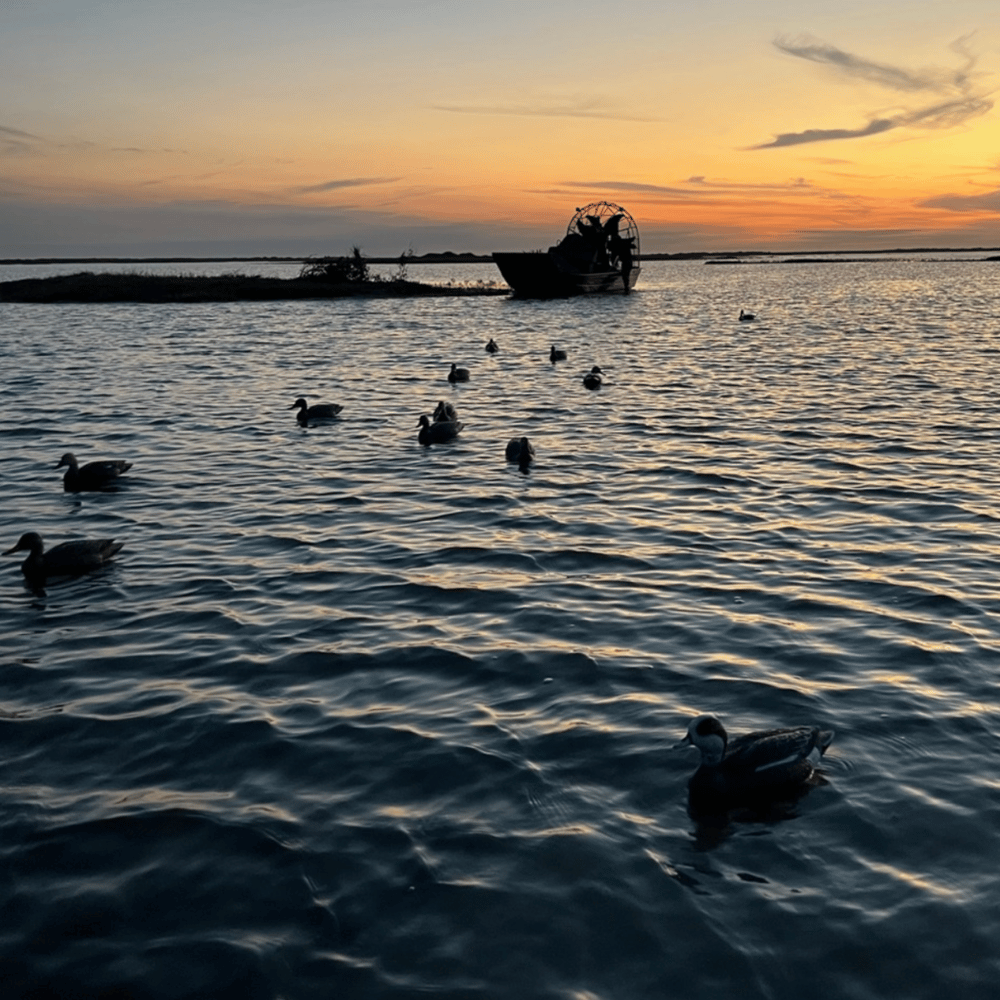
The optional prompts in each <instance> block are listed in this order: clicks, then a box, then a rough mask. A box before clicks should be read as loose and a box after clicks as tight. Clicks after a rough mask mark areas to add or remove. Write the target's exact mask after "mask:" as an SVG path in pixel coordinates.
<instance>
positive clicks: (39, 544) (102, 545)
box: [3, 531, 125, 587]
mask: <svg viewBox="0 0 1000 1000" xmlns="http://www.w3.org/2000/svg"><path fill="white" fill-rule="evenodd" d="M124 545H125V543H124V542H116V541H115V540H114V539H113V538H76V539H73V540H72V541H69V542H61V543H60V544H59V545H55V546H53V547H52V548H51V549H49V550H48V552H46V551H45V543H44V542H43V541H42V536H41V535H40V534H39V533H38V532H37V531H26V532H25V533H24V534H23V535H21V537H20V538H19V539H18V541H17V544H16V545H15V546H14V547H13V548H10V549H7V550H6V551H5V552H4V553H3V555H5V556H9V555H13V554H14V553H15V552H27V553H28V558H27V559H25V560H24V562H22V563H21V572H22V573H23V574H24V576H25V579H26V580H27V581H28V582H29V583H30V584H32V585H33V586H36V587H37V586H39V585H41V584H42V583H44V582H45V580H46V579H47V578H48V577H51V576H78V575H80V574H82V573H89V572H90V571H91V570H95V569H100V568H101V567H102V566H104V565H105V564H107V563H109V562H110V561H111V560H112V559H113V558H114V556H115V554H116V553H117V552H120V551H121V549H122V547H123V546H124Z"/></svg>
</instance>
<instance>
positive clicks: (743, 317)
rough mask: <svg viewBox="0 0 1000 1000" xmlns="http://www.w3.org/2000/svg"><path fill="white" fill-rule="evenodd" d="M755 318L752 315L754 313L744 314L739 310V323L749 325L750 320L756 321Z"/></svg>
mask: <svg viewBox="0 0 1000 1000" xmlns="http://www.w3.org/2000/svg"><path fill="white" fill-rule="evenodd" d="M756 318H757V317H756V316H755V315H754V313H748V312H745V311H744V310H742V309H741V310H740V322H741V323H749V322H750V320H752V319H756Z"/></svg>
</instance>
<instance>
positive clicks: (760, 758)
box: [725, 726, 833, 779]
mask: <svg viewBox="0 0 1000 1000" xmlns="http://www.w3.org/2000/svg"><path fill="white" fill-rule="evenodd" d="M832 740H833V733H832V732H829V731H824V730H821V729H818V728H816V727H815V726H795V727H792V728H789V729H771V730H768V731H767V732H758V733H746V734H745V735H743V736H737V737H736V738H735V739H734V740H732V741H731V742H730V743H729V746H728V748H727V751H726V757H725V764H726V766H727V767H734V766H738V767H740V768H741V769H743V768H745V769H747V770H748V771H752V772H753V773H754V774H757V775H760V776H766V774H767V772H768V771H774V773H775V775H776V776H777V775H780V776H781V777H782V779H786V778H787V777H788V776H789V773H790V771H791V770H794V769H796V768H797V767H798V766H800V765H802V764H807V765H812V764H815V763H818V762H819V758H820V757H821V756H822V755H823V753H825V751H826V748H827V747H828V746H829V745H830V743H831V741H832ZM730 762H731V763H730Z"/></svg>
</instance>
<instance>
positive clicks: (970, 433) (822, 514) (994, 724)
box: [0, 260, 1000, 1000]
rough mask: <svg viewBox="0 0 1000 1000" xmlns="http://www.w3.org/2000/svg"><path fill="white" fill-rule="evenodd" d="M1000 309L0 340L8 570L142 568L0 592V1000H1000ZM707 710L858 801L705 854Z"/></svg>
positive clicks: (809, 297) (975, 291) (790, 279)
mask: <svg viewBox="0 0 1000 1000" xmlns="http://www.w3.org/2000/svg"><path fill="white" fill-rule="evenodd" d="M994 266H995V265H992V264H988V263H983V262H976V261H958V260H952V261H947V262H941V261H919V260H906V261H890V260H885V261H876V262H870V263H864V264H852V263H838V264H836V265H808V264H796V265H771V266H768V265H759V266H737V267H709V266H705V265H703V264H699V263H661V264H655V263H654V264H647V265H646V266H645V268H644V271H643V275H642V278H641V279H640V284H639V289H638V290H637V292H636V294H634V295H632V296H629V297H625V298H605V299H588V300H574V301H568V302H565V301H564V302H551V303H543V302H519V301H512V300H509V299H507V298H471V299H447V298H444V299H434V300H429V301H417V300H413V301H391V300H388V301H364V302H362V301H350V300H348V301H339V302H290V303H281V302H279V303H268V304H263V305H261V304H239V303H237V304H222V305H175V306H148V305H141V306H131V305H115V306H95V305H86V306H75V305H67V306H27V305H25V306H20V305H4V306H2V307H0V309H2V319H3V331H4V340H5V364H4V366H3V372H2V374H0V403H2V406H0V470H2V474H3V484H4V494H5V496H4V503H3V505H2V507H0V543H2V545H3V547H4V548H7V547H9V546H11V545H13V544H14V543H15V541H16V540H17V538H18V536H19V535H20V534H21V532H23V531H27V530H36V531H39V532H41V533H42V534H43V535H44V536H45V538H46V540H47V542H48V543H49V544H55V543H56V542H58V541H62V540H65V539H68V538H75V537H114V538H117V539H119V540H123V541H124V542H125V548H124V550H123V551H122V553H121V554H120V556H119V557H118V559H117V561H116V562H115V563H114V564H113V565H112V566H111V567H108V568H105V569H103V570H101V571H98V572H96V573H93V574H90V575H88V576H85V577H80V578H77V579H73V580H69V581H57V582H56V583H54V584H52V585H50V586H48V587H47V588H46V593H45V594H44V595H40V594H35V593H32V591H30V590H29V589H27V588H26V587H25V586H24V583H23V581H22V577H21V574H20V570H19V568H18V560H17V559H15V558H14V557H8V558H7V559H6V560H5V561H4V562H3V563H2V564H0V569H2V575H0V582H2V587H0V635H3V636H4V638H3V640H2V647H3V652H2V665H3V669H2V672H0V740H2V744H0V745H2V753H3V757H2V761H3V766H2V771H0V858H2V865H0V871H2V873H3V876H2V881H0V982H3V983H4V986H3V988H2V991H0V992H2V995H3V996H4V997H25V998H27V997H39V996H44V997H50V996H58V997H66V996H73V997H76V996H81V997H100V996H106V997H115V998H116V1000H120V998H123V997H136V998H152V1000H161V998H162V1000H168V998H169V1000H174V998H195V997H199V998H200V997H213V998H214V997H225V998H229V997H233V998H237V997H238V998H258V997H259V998H279V997H280V998H285V1000H298V998H327V997H351V998H353V997H363V998H403V997H412V996H417V995H432V996H437V997H442V998H456V1000H457V998H472V997H488V998H507V997H510V998H536V997H537V998H566V1000H596V998H602V1000H603V998H608V1000H610V998H637V1000H645V998H663V997H674V996H676V997H686V998H702V997H704V998H709V997H711V998H716V997H720V996H727V995H729V996H734V997H739V998H741V1000H742V998H786V997H787V998H800V997H802V996H805V995H815V994H816V989H817V985H816V984H817V983H820V982H821V983H822V984H823V986H822V995H823V997H824V998H845V1000H846V998H852V1000H855V998H882V997H887V996H892V997H906V998H911V997H913V998H917V997H921V998H922V997H927V998H940V997H942V996H948V995H961V996H964V997H973V998H980V997H983V998H986V997H993V996H995V995H996V988H997V982H998V981H1000V945H998V941H1000V911H998V909H997V903H996V901H997V897H998V891H1000V886H998V884H997V883H998V875H997V863H996V859H997V857H998V856H1000V777H998V771H1000V767H998V763H1000V740H998V725H1000V718H998V713H1000V697H998V688H997V668H998V662H1000V658H998V651H1000V628H998V622H997V615H998V613H1000V583H998V572H1000V571H998V566H1000V544H998V528H1000V523H998V510H997V503H996V476H997V468H998V457H1000V354H998V351H1000V320H998V318H997V317H998V315H1000V295H998V293H997V281H996V272H995V270H994V269H993V268H994ZM444 273H445V272H444V270H443V269H442V270H441V271H439V272H436V274H442V275H443V274H444ZM477 275H478V272H477ZM3 276H6V277H17V276H21V275H20V274H12V273H11V274H8V273H5V274H4V275H3ZM412 276H414V277H419V278H425V274H424V273H423V272H422V273H420V274H415V275H412ZM483 276H484V277H492V275H486V274H485V273H484V274H483ZM741 307H745V308H748V309H753V310H754V311H756V313H757V315H758V319H757V320H756V321H755V322H753V323H739V322H737V321H736V317H737V315H738V313H739V309H740V308H741ZM490 337H493V338H495V339H496V340H497V341H498V343H499V344H500V347H501V351H500V353H499V354H498V355H496V356H495V357H491V356H489V355H487V354H486V353H485V352H484V350H483V345H484V344H485V343H486V341H487V339H488V338H490ZM551 344H557V345H559V346H562V347H564V348H566V350H567V351H568V353H569V360H568V361H566V362H561V363H558V364H556V365H552V364H550V363H549V361H548V350H549V347H550V345H551ZM452 362H457V363H459V364H460V365H463V366H466V367H468V368H470V369H471V373H472V374H471V380H470V381H469V382H468V383H467V384H465V385H460V386H457V387H452V386H451V385H449V383H448V382H447V380H446V378H445V376H446V373H447V371H448V368H449V367H450V364H451V363H452ZM593 364H598V365H600V366H601V367H602V368H603V369H604V371H605V373H606V374H605V378H606V384H605V386H604V387H603V388H602V389H601V390H599V391H597V392H588V391H587V390H585V389H584V388H583V386H582V384H581V376H582V374H583V373H584V372H585V371H587V370H588V369H589V368H590V366H591V365H593ZM300 395H306V396H308V397H310V400H311V401H312V402H321V401H331V402H339V403H342V404H343V406H344V410H343V413H342V414H341V416H340V417H339V418H338V419H337V420H336V421H334V422H332V423H329V424H327V425H325V426H315V427H309V428H301V427H299V426H298V424H297V423H296V421H295V419H294V416H293V413H292V411H291V410H290V409H289V406H290V405H291V403H292V401H293V400H294V399H295V398H296V397H297V396H300ZM440 399H446V400H450V401H452V402H453V403H454V404H455V405H456V406H457V407H458V409H459V414H460V417H461V418H462V419H463V420H464V421H465V425H466V426H465V429H464V431H463V432H462V434H461V436H460V437H459V438H458V439H457V441H455V442H454V443H452V444H448V445H440V446H433V447H430V448H425V447H422V446H421V445H419V444H418V443H417V438H416V434H417V427H416V425H417V418H418V416H419V415H420V414H421V413H424V412H429V411H430V410H432V409H433V407H434V405H435V404H436V403H437V401H438V400H440ZM522 434H526V435H528V436H529V437H530V438H531V439H532V441H534V443H535V446H536V448H537V459H536V462H535V463H534V465H533V466H532V467H530V469H529V470H527V471H522V470H520V469H518V467H517V466H516V465H509V464H508V463H506V462H505V460H504V446H505V444H506V442H507V440H508V439H509V438H510V437H512V436H515V435H518V436H520V435H522ZM65 451H74V452H75V453H76V454H77V455H78V457H79V458H80V460H81V461H86V460H90V459H94V458H127V459H130V460H131V461H133V462H134V467H133V468H132V470H131V472H130V473H129V475H128V476H127V478H126V479H125V480H123V481H122V485H121V487H120V488H119V489H118V490H117V491H114V492H106V493H87V494H71V493H65V492H63V490H62V483H61V478H60V476H61V470H60V471H58V472H57V471H56V470H55V469H54V466H55V463H56V462H57V461H58V459H59V457H60V456H61V455H62V453H63V452H65ZM700 712H714V713H716V714H717V715H719V717H720V718H722V719H723V721H724V722H725V723H726V724H727V725H728V726H729V728H730V730H731V731H734V732H739V731H743V730H748V729H752V728H765V727H771V726H776V725H783V724H793V723H801V722H808V723H816V724H820V725H822V726H824V727H825V728H831V729H834V730H836V734H837V735H836V739H835V742H834V745H833V747H832V749H831V751H830V753H829V754H828V755H827V757H826V762H825V767H824V770H825V774H826V779H827V781H828V784H826V785H823V786H821V787H817V788H814V789H813V790H812V791H811V792H810V793H809V795H807V796H806V797H804V798H803V799H801V800H800V801H799V802H798V803H797V805H796V806H795V808H794V809H793V810H790V811H787V812H783V813H781V814H780V815H771V816H768V817H766V818H760V817H753V818H749V819H748V818H746V817H743V818H740V817H737V818H736V819H734V821H733V822H731V823H729V824H728V825H721V826H720V825H719V824H711V825H705V824H700V823H698V822H695V821H694V820H693V819H692V818H691V817H689V815H688V812H687V790H686V782H687V779H688V776H689V775H690V774H691V772H692V771H693V769H694V766H695V764H696V761H695V760H694V759H692V757H691V756H690V755H689V754H688V753H687V752H685V751H681V750H673V749H672V747H673V745H674V744H675V743H676V742H677V741H678V740H679V739H680V737H681V736H682V735H683V734H684V732H685V729H686V727H687V723H688V720H689V719H690V717H691V716H692V715H694V714H697V713H700Z"/></svg>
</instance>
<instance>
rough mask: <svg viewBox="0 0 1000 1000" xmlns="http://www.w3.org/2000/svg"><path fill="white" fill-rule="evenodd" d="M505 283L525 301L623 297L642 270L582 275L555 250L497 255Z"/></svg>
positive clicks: (585, 272)
mask: <svg viewBox="0 0 1000 1000" xmlns="http://www.w3.org/2000/svg"><path fill="white" fill-rule="evenodd" d="M493 260H494V262H495V263H496V265H497V267H498V268H499V269H500V273H501V274H502V275H503V278H504V281H506V282H507V284H508V285H510V287H511V289H513V291H514V294H515V295H517V296H520V297H522V298H533V299H557V298H567V297H568V296H571V295H595V294H600V295H614V294H618V295H621V294H623V293H625V292H629V291H631V290H632V289H633V288H634V287H635V282H636V279H637V278H638V277H639V270H640V268H639V267H638V266H635V267H633V268H632V269H631V270H630V271H629V272H628V276H627V278H626V277H625V276H624V274H623V272H622V271H617V270H612V271H581V270H578V269H577V268H575V267H573V265H572V264H571V263H569V262H568V261H566V260H565V259H563V258H562V257H560V255H559V254H557V253H553V252H552V251H551V250H549V251H547V252H545V253H539V252H530V251H529V252H522V253H495V254H493Z"/></svg>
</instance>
